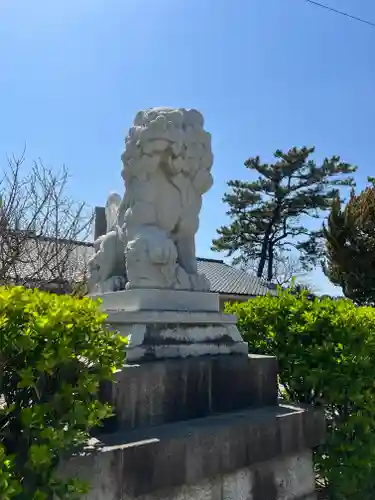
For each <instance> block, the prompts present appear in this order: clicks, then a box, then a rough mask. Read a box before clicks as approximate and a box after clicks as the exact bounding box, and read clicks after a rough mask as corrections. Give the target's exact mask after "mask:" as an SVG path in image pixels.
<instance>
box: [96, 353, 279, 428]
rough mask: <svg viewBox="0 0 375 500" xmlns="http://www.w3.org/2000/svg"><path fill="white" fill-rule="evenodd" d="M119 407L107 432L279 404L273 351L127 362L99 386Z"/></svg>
mask: <svg viewBox="0 0 375 500" xmlns="http://www.w3.org/2000/svg"><path fill="white" fill-rule="evenodd" d="M101 392H102V394H101V396H102V399H103V400H104V401H106V402H108V403H110V404H111V405H112V406H114V408H115V413H116V416H115V417H113V419H111V420H108V421H107V432H109V431H113V430H118V429H133V428H137V427H144V426H153V425H160V424H165V423H169V422H177V421H180V420H188V419H193V418H200V417H205V416H209V415H213V414H217V413H229V412H233V411H237V410H243V409H245V408H250V407H253V408H254V407H260V406H271V405H276V404H277V360H276V358H274V357H272V356H257V355H250V356H246V357H245V356H236V355H232V356H206V357H199V358H188V359H184V360H172V359H171V360H165V361H155V362H153V363H145V364H139V365H127V366H125V367H124V368H123V369H122V370H121V371H119V372H117V373H116V382H115V383H114V384H112V383H106V384H104V385H103V386H102V389H101Z"/></svg>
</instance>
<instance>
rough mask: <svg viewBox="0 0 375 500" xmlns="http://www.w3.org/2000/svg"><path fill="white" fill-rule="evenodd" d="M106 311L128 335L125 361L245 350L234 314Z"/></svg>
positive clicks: (243, 352) (112, 322) (246, 347)
mask: <svg viewBox="0 0 375 500" xmlns="http://www.w3.org/2000/svg"><path fill="white" fill-rule="evenodd" d="M116 293H120V292H116ZM187 293H193V292H187ZM107 313H108V320H107V321H108V323H109V324H110V325H111V326H112V327H113V328H114V329H116V330H117V331H118V332H119V333H120V334H121V335H123V336H125V337H128V338H129V343H128V348H127V360H128V362H132V363H134V362H135V363H139V362H145V361H153V360H158V359H168V358H187V357H198V356H206V355H218V354H222V355H224V354H242V355H243V356H247V353H248V346H247V343H246V342H244V341H243V340H242V337H241V334H240V332H239V331H238V329H237V326H236V321H237V320H236V317H235V316H230V315H226V314H221V313H218V312H191V311H131V312H126V311H116V310H107Z"/></svg>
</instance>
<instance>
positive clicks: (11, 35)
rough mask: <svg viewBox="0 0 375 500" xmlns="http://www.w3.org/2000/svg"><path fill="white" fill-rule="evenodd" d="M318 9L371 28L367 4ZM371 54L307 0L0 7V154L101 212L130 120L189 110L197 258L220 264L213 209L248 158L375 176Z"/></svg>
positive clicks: (362, 40)
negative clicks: (61, 175)
mask: <svg viewBox="0 0 375 500" xmlns="http://www.w3.org/2000/svg"><path fill="white" fill-rule="evenodd" d="M324 1H326V2H327V3H329V5H331V6H332V7H336V8H340V9H341V10H347V11H349V12H351V13H353V14H355V15H357V16H362V17H366V18H368V19H370V20H372V21H375V2H374V1H373V0H362V1H361V2H353V1H352V0H324ZM374 49H375V28H371V27H370V26H366V25H364V24H360V23H358V22H355V21H351V20H350V19H346V18H343V17H341V16H338V15H335V14H333V13H330V12H328V11H324V10H322V9H319V8H317V7H314V6H312V5H310V4H308V3H307V2H306V1H305V0H236V1H228V0H74V1H73V0H64V1H62V0H54V1H53V2H51V1H48V2H47V1H46V0H34V2H31V1H30V0H22V1H21V0H1V1H0V62H1V64H0V103H1V105H0V155H1V157H2V161H4V164H5V158H6V154H7V153H12V152H13V153H18V152H20V151H21V150H22V149H23V145H24V144H25V143H26V145H27V157H28V159H29V160H30V161H31V160H32V159H34V158H37V157H41V158H42V159H43V161H44V163H45V164H46V165H50V166H56V168H58V167H59V166H61V165H62V164H66V165H67V167H68V168H69V170H70V172H71V174H72V176H73V178H72V183H71V190H72V193H73V195H74V196H75V197H76V198H77V199H84V200H86V201H87V202H88V203H89V204H91V205H95V204H104V203H105V200H106V196H107V194H108V193H109V192H110V191H111V190H118V191H120V190H121V188H122V180H121V178H120V167H121V165H120V154H121V152H122V148H123V140H124V136H125V133H126V131H127V129H128V127H129V126H130V124H131V122H132V120H133V117H134V115H135V113H136V111H137V110H139V109H142V108H146V107H151V106H163V105H166V106H178V107H195V108H197V109H199V110H201V111H202V112H203V113H204V115H205V117H206V127H207V129H208V130H209V131H210V132H211V133H212V136H213V149H214V153H215V164H214V170H213V173H214V178H215V186H214V188H213V189H212V190H211V191H210V193H209V194H208V195H207V196H206V198H205V201H204V207H203V212H202V222H201V228H200V231H199V234H198V237H197V247H198V254H199V255H200V256H206V257H207V256H213V257H216V258H219V257H220V255H218V254H212V253H211V252H210V244H211V240H212V238H213V237H214V236H215V229H216V227H218V226H219V225H221V224H223V223H224V222H225V220H226V218H225V206H224V205H223V204H222V202H221V198H222V195H223V193H224V191H225V188H226V181H227V180H229V179H231V178H244V176H245V175H247V173H246V172H245V170H244V167H243V162H244V160H245V159H246V158H247V157H249V156H253V155H256V154H259V155H261V156H262V157H263V158H264V159H265V160H267V159H270V155H271V153H272V152H273V151H274V150H275V149H277V148H281V149H283V148H288V147H291V146H294V145H298V146H302V145H315V146H316V151H317V159H319V158H322V157H323V156H325V155H331V154H339V155H341V156H342V158H343V159H344V160H345V161H348V162H353V163H356V164H358V165H359V172H358V176H357V180H358V182H359V184H360V186H363V183H364V182H365V179H366V176H367V175H369V174H374V173H375V167H374V165H373V158H372V154H373V143H374V141H373V138H374V118H375V97H374V96H375V94H374V89H375V63H374V61H375V58H374V52H375V51H374ZM314 281H315V283H316V285H317V286H318V287H319V289H320V290H321V291H323V292H329V291H331V290H332V289H331V287H330V285H329V284H328V283H326V282H325V278H324V277H322V275H321V273H319V272H316V273H314Z"/></svg>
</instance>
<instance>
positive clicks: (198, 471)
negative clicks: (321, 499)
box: [61, 355, 325, 500]
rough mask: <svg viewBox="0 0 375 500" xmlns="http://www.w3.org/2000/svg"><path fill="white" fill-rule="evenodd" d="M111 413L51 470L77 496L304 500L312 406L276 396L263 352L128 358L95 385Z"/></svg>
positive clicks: (312, 442)
mask: <svg viewBox="0 0 375 500" xmlns="http://www.w3.org/2000/svg"><path fill="white" fill-rule="evenodd" d="M102 398H103V399H104V400H106V401H108V402H110V403H111V404H112V405H113V406H114V408H115V417H114V418H113V419H112V420H111V421H110V420H109V421H108V422H107V424H106V427H105V428H104V429H101V431H100V432H98V433H97V434H96V437H95V438H93V439H92V440H91V442H90V444H89V446H88V447H87V450H86V452H85V454H84V455H81V456H79V457H75V458H73V459H72V460H70V462H69V463H67V464H65V466H64V467H63V468H62V471H61V473H62V474H63V475H68V476H77V475H78V476H79V477H80V478H81V479H84V480H87V481H88V482H89V483H90V484H91V491H90V493H89V494H88V495H87V496H86V497H84V498H85V499H86V500H190V499H191V500H313V499H316V496H315V483H314V473H313V464H312V451H311V450H312V448H313V447H315V446H316V445H318V444H320V443H322V442H323V440H324V436H325V422H324V415H323V413H322V412H319V411H316V410H312V409H309V408H297V407H294V406H290V405H286V404H279V403H278V400H277V362H276V359H275V358H273V357H267V356H253V355H250V356H248V357H245V356H241V355H221V356H203V357H196V358H194V357H190V358H187V359H178V360H164V361H154V362H150V363H144V364H140V365H135V364H130V365H127V366H125V367H124V369H123V370H121V371H119V372H118V373H117V374H116V383H115V384H109V385H105V386H103V388H102Z"/></svg>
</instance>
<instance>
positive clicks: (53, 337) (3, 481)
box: [0, 287, 125, 500]
mask: <svg viewBox="0 0 375 500" xmlns="http://www.w3.org/2000/svg"><path fill="white" fill-rule="evenodd" d="M104 318H105V316H104V315H103V314H101V313H100V312H99V310H98V305H97V304H96V303H95V302H93V301H92V300H90V299H77V298H74V297H69V296H57V295H54V294H48V293H43V292H39V291H37V290H26V289H23V288H21V287H14V288H0V395H2V396H3V398H4V401H5V402H2V404H1V408H0V436H1V444H0V498H1V499H2V500H8V499H11V498H15V499H17V500H26V499H27V500H31V499H33V500H50V499H51V498H53V496H54V495H55V496H56V497H57V498H61V499H73V498H77V496H79V494H80V493H81V492H83V491H85V489H87V485H83V484H81V483H80V482H79V480H78V479H76V478H71V479H70V480H69V481H66V480H64V481H63V482H62V481H59V478H58V476H57V467H58V465H59V463H60V462H61V461H62V460H64V459H67V458H69V457H70V456H71V455H72V454H74V453H76V452H78V451H79V450H81V449H82V448H83V447H84V446H85V444H86V443H87V439H88V437H89V432H90V429H92V428H94V427H96V426H97V425H100V423H101V422H102V421H103V420H104V419H105V418H106V417H108V416H109V415H110V414H111V410H110V408H109V407H108V406H107V405H105V404H102V403H101V402H99V401H98V388H99V384H100V382H101V381H103V380H106V379H110V378H111V377H112V374H113V371H114V369H116V368H118V367H120V366H121V365H122V364H123V362H124V352H125V349H124V345H123V343H122V342H123V341H122V340H121V337H120V336H118V335H116V334H115V333H114V332H110V331H109V330H107V329H106V328H105V327H104V326H103V320H104Z"/></svg>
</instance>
